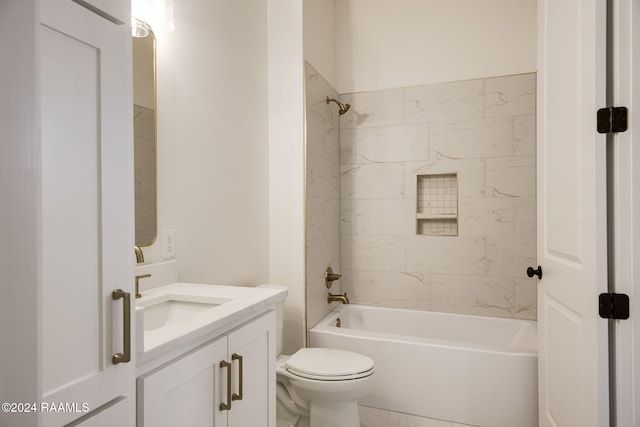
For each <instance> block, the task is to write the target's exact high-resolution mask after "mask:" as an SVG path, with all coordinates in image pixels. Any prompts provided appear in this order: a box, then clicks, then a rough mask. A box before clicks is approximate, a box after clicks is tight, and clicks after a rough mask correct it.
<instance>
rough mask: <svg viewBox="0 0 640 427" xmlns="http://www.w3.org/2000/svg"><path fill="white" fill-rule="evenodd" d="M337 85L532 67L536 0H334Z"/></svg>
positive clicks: (410, 81) (454, 77)
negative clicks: (335, 0) (337, 0)
mask: <svg viewBox="0 0 640 427" xmlns="http://www.w3.org/2000/svg"><path fill="white" fill-rule="evenodd" d="M336 16H337V26H336V27H337V28H336V34H337V39H336V57H337V75H338V79H337V81H338V84H337V89H338V92H339V93H351V92H361V91H367V90H378V89H389V88H397V87H406V86H414V85H419V84H430V83H439V82H447V81H458V80H467V79H475V78H483V77H493V76H502V75H508V74H519V73H528V72H534V71H536V0H482V1H479V0H457V1H450V0H396V1H393V2H390V1H387V0H341V1H339V2H337V3H336Z"/></svg>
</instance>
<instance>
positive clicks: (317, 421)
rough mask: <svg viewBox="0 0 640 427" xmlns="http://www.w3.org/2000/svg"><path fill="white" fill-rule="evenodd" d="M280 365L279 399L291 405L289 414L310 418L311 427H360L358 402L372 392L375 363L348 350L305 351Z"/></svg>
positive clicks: (278, 378) (278, 371) (286, 359)
mask: <svg viewBox="0 0 640 427" xmlns="http://www.w3.org/2000/svg"><path fill="white" fill-rule="evenodd" d="M276 363H277V368H276V381H277V382H278V390H277V393H276V396H277V399H278V401H280V402H286V403H289V406H288V407H287V409H288V410H289V411H295V412H296V413H297V414H298V415H299V416H300V418H301V419H303V418H304V417H309V426H310V427H360V417H359V415H358V399H359V398H360V397H362V396H363V395H364V394H365V393H366V392H367V390H368V385H369V383H370V381H371V378H372V375H373V373H374V366H373V360H371V359H370V358H369V357H367V356H364V355H361V354H358V353H354V352H350V351H345V350H338V349H333V348H303V349H300V350H298V351H297V352H296V353H295V354H293V355H292V356H280V357H278V359H277V362H276ZM291 403H293V405H291ZM294 425H295V424H294Z"/></svg>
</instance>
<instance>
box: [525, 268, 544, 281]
mask: <svg viewBox="0 0 640 427" xmlns="http://www.w3.org/2000/svg"><path fill="white" fill-rule="evenodd" d="M527 276H529V277H533V276H538V280H539V279H542V267H540V266H538V268H537V269H535V270H534V269H533V267H529V268H527Z"/></svg>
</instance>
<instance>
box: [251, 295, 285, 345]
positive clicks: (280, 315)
mask: <svg viewBox="0 0 640 427" xmlns="http://www.w3.org/2000/svg"><path fill="white" fill-rule="evenodd" d="M258 287H259V288H271V289H284V290H288V288H287V287H286V286H283V285H271V284H265V285H260V286H258ZM283 338H284V300H282V301H280V302H278V303H276V356H280V355H281V354H282V340H283Z"/></svg>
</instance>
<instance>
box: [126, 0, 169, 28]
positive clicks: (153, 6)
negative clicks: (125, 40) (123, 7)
mask: <svg viewBox="0 0 640 427" xmlns="http://www.w3.org/2000/svg"><path fill="white" fill-rule="evenodd" d="M131 16H132V28H133V27H134V25H136V24H137V23H136V22H135V21H138V22H142V23H144V24H145V25H146V30H147V31H148V30H149V29H153V31H154V32H155V33H156V34H157V33H164V32H169V31H173V29H174V28H175V23H174V21H173V0H132V2H131ZM133 31H135V29H134V30H133ZM134 35H135V34H134ZM138 37H145V36H138Z"/></svg>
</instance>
